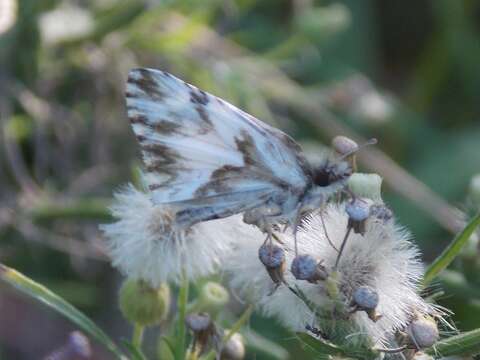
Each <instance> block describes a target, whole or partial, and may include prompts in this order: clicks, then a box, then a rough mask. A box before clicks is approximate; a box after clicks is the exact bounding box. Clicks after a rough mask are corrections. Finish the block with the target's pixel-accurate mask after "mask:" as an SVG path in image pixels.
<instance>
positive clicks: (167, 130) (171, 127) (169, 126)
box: [129, 114, 181, 135]
mask: <svg viewBox="0 0 480 360" xmlns="http://www.w3.org/2000/svg"><path fill="white" fill-rule="evenodd" d="M129 119H130V123H131V124H141V125H144V126H146V127H149V128H150V129H152V131H154V132H157V133H161V134H167V135H168V134H174V133H176V132H178V130H179V129H180V128H181V125H179V124H176V123H174V122H172V121H168V120H158V121H152V120H149V119H148V116H146V115H143V114H136V115H133V116H130V117H129Z"/></svg>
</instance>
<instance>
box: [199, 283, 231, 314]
mask: <svg viewBox="0 0 480 360" xmlns="http://www.w3.org/2000/svg"><path fill="white" fill-rule="evenodd" d="M199 295H200V296H199V298H198V309H199V310H200V311H203V312H208V313H212V314H214V313H217V312H218V311H219V310H221V309H223V307H224V306H225V305H226V304H227V303H228V301H229V300H230V295H229V294H228V291H227V289H225V288H224V287H223V286H222V285H221V284H219V283H216V282H213V281H208V282H207V283H205V284H204V285H203V286H202V288H201V290H200V294H199Z"/></svg>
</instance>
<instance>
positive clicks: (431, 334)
mask: <svg viewBox="0 0 480 360" xmlns="http://www.w3.org/2000/svg"><path fill="white" fill-rule="evenodd" d="M407 333H408V335H409V336H410V340H411V342H412V344H413V345H414V346H415V347H416V348H417V349H418V350H420V349H425V348H428V347H430V346H432V345H434V344H435V343H436V342H437V341H438V339H439V337H440V335H439V333H438V327H437V324H436V323H435V321H434V320H433V319H432V318H427V317H424V316H420V315H419V316H417V317H416V318H415V319H414V320H413V321H412V322H411V323H410V325H409V326H408V329H407Z"/></svg>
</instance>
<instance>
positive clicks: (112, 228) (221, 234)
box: [100, 185, 246, 287]
mask: <svg viewBox="0 0 480 360" xmlns="http://www.w3.org/2000/svg"><path fill="white" fill-rule="evenodd" d="M110 210H111V213H112V215H113V216H114V217H115V218H116V219H117V221H116V222H114V223H112V224H105V225H101V226H100V229H101V230H102V231H103V233H104V236H105V237H106V239H107V249H108V253H109V255H110V257H111V260H112V264H113V266H115V267H117V268H118V269H119V270H120V271H121V272H122V273H124V274H125V275H127V276H129V277H131V278H134V279H139V280H140V279H141V280H144V281H146V282H148V283H150V284H151V285H152V286H154V287H156V286H158V285H160V284H161V283H163V282H165V281H173V282H179V281H180V280H181V278H182V273H183V272H185V274H186V276H187V278H188V279H189V280H193V279H195V278H198V277H201V276H206V275H208V274H211V273H212V272H214V271H216V270H217V269H218V266H219V265H220V264H221V262H222V259H223V258H225V256H226V255H227V254H228V253H229V252H230V251H231V249H232V246H231V245H232V240H234V239H235V238H236V236H233V235H232V234H233V233H237V232H238V231H240V232H241V230H238V229H237V228H238V227H241V226H242V224H243V223H242V222H241V218H240V217H239V216H234V217H230V218H227V219H220V220H214V221H208V222H204V223H199V224H196V225H194V226H192V227H190V228H188V229H182V228H176V227H175V222H174V221H173V211H172V210H173V209H172V208H170V207H168V206H157V205H154V204H153V203H152V201H151V200H150V196H149V193H145V192H142V191H140V190H138V189H136V188H135V187H134V186H132V185H129V186H127V187H126V188H125V189H124V190H122V191H120V192H118V193H116V194H115V201H114V203H113V205H112V206H111V208H110ZM243 227H246V226H245V225H244V224H243Z"/></svg>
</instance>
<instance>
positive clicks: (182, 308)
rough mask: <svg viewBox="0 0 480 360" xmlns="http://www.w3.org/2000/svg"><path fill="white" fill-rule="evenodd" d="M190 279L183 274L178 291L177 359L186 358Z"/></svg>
mask: <svg viewBox="0 0 480 360" xmlns="http://www.w3.org/2000/svg"><path fill="white" fill-rule="evenodd" d="M188 286H189V284H188V279H187V276H186V274H185V273H184V274H183V279H182V285H181V287H180V291H179V293H178V319H177V338H176V347H175V359H177V360H183V359H185V336H186V331H185V316H186V315H187V305H188Z"/></svg>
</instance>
